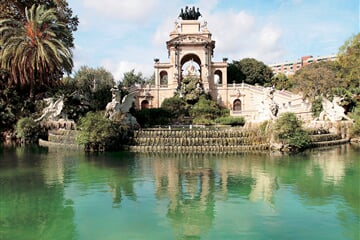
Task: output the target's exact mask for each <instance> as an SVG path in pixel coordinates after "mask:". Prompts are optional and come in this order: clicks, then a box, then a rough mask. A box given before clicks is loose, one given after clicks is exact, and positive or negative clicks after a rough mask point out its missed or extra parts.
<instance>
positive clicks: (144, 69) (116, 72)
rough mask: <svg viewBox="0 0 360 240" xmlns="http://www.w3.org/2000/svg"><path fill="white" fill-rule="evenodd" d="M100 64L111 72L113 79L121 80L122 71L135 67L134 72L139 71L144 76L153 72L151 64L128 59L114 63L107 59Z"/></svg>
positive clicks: (148, 75)
mask: <svg viewBox="0 0 360 240" xmlns="http://www.w3.org/2000/svg"><path fill="white" fill-rule="evenodd" d="M101 66H103V67H104V68H105V69H107V70H108V71H110V72H111V73H112V74H113V76H114V78H115V81H119V80H122V79H123V77H124V73H126V72H129V71H131V70H133V69H135V73H138V72H141V73H142V74H143V76H144V77H150V76H151V75H152V74H153V72H154V70H153V66H152V65H150V64H141V63H135V62H128V61H118V62H116V63H114V62H113V61H111V60H108V59H107V60H103V61H102V64H101Z"/></svg>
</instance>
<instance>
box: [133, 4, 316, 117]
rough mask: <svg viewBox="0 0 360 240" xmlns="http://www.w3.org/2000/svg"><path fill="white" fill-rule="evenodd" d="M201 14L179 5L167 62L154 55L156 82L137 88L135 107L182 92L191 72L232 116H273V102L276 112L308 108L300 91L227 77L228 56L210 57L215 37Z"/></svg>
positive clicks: (148, 105) (155, 104) (151, 105)
mask: <svg viewBox="0 0 360 240" xmlns="http://www.w3.org/2000/svg"><path fill="white" fill-rule="evenodd" d="M200 17H201V14H200V12H199V9H197V10H195V7H192V8H188V7H186V8H185V10H183V9H181V12H180V15H179V17H178V19H177V20H176V21H175V23H174V28H173V30H172V31H171V32H170V34H169V40H168V41H167V42H166V47H167V50H168V57H169V62H161V61H160V60H159V59H154V74H155V85H152V86H151V85H147V86H144V87H142V88H141V89H140V91H139V92H138V94H137V96H136V98H135V105H136V107H137V108H138V109H143V108H158V107H161V103H162V102H163V101H164V99H166V98H170V97H173V96H174V95H175V94H176V93H178V94H179V96H181V90H182V87H183V79H185V78H186V77H188V76H191V77H192V78H197V82H198V83H197V84H198V86H199V88H201V90H202V91H204V92H205V93H208V94H210V95H211V96H212V98H213V99H214V100H215V101H217V103H218V104H219V105H221V106H223V107H226V108H228V109H229V110H230V113H231V115H232V116H243V117H245V118H246V120H250V121H262V120H266V119H270V118H271V117H274V116H272V115H273V113H272V112H273V111H272V110H271V109H274V106H276V112H277V113H281V112H286V111H291V112H299V113H304V114H308V113H309V112H310V110H309V108H310V106H309V104H307V103H306V102H304V101H303V99H302V97H301V96H299V95H295V94H292V93H290V92H286V91H277V90H274V89H266V88H264V87H261V86H253V85H249V84H244V83H241V84H235V79H231V81H228V79H227V65H228V63H227V58H225V57H224V58H223V59H222V61H219V62H214V61H213V56H214V49H215V41H214V40H212V38H211V37H212V34H211V32H210V31H209V29H208V26H207V21H206V20H204V19H202V18H200ZM239 58H240V57H239ZM269 92H271V96H269V94H268V93H269Z"/></svg>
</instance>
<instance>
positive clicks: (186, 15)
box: [179, 6, 201, 20]
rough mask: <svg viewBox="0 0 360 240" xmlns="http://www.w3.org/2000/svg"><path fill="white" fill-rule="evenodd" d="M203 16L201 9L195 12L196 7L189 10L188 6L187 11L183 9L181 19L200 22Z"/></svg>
mask: <svg viewBox="0 0 360 240" xmlns="http://www.w3.org/2000/svg"><path fill="white" fill-rule="evenodd" d="M200 16H201V13H200V11H199V8H197V10H196V11H195V7H192V8H189V7H188V6H186V7H185V11H184V10H183V9H181V11H180V14H179V18H181V19H182V20H198V19H199V17H200Z"/></svg>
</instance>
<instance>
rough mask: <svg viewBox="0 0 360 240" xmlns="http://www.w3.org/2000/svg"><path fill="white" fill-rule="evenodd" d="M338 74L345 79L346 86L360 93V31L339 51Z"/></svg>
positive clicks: (353, 91)
mask: <svg viewBox="0 0 360 240" xmlns="http://www.w3.org/2000/svg"><path fill="white" fill-rule="evenodd" d="M337 62H338V64H339V66H340V69H339V71H338V76H339V77H340V78H342V79H344V81H345V84H346V86H345V88H346V89H348V90H349V91H350V92H351V93H353V94H354V93H355V94H360V33H358V34H357V35H355V36H353V37H351V38H349V39H348V40H347V41H346V42H345V43H344V45H343V46H341V47H340V49H339V53H338V61H337Z"/></svg>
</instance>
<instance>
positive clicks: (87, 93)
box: [60, 66, 115, 119]
mask: <svg viewBox="0 0 360 240" xmlns="http://www.w3.org/2000/svg"><path fill="white" fill-rule="evenodd" d="M62 83H63V85H62V86H61V88H60V89H61V90H62V92H63V93H64V94H65V95H66V96H67V102H66V103H67V104H66V107H67V108H70V106H74V107H76V108H78V105H74V103H75V102H78V104H80V107H81V104H84V106H83V107H84V108H88V109H89V110H91V111H99V110H104V109H105V107H106V104H107V103H108V102H110V101H111V92H110V89H111V88H112V87H114V86H115V81H114V77H113V75H112V74H111V73H110V72H109V71H107V70H106V69H105V68H103V67H99V68H90V67H87V66H81V67H80V68H79V70H78V71H76V72H75V74H74V77H66V78H64V79H63V80H62ZM70 103H71V104H72V105H69V104H70ZM86 105H87V107H86ZM68 111H69V112H72V111H73V109H71V108H70V109H69V110H68ZM74 113H76V112H74ZM74 117H76V116H74ZM72 119H74V118H72ZM76 119H77V118H76Z"/></svg>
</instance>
